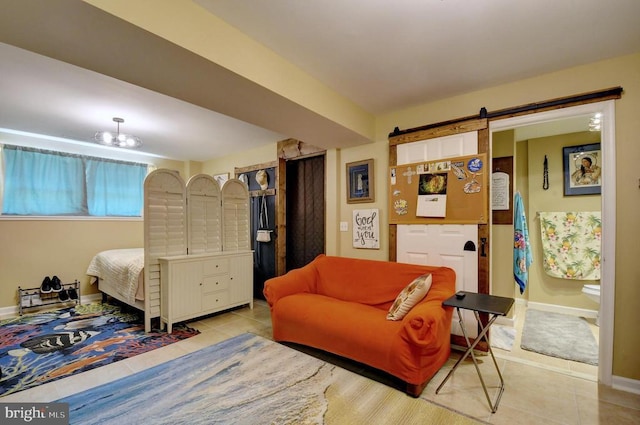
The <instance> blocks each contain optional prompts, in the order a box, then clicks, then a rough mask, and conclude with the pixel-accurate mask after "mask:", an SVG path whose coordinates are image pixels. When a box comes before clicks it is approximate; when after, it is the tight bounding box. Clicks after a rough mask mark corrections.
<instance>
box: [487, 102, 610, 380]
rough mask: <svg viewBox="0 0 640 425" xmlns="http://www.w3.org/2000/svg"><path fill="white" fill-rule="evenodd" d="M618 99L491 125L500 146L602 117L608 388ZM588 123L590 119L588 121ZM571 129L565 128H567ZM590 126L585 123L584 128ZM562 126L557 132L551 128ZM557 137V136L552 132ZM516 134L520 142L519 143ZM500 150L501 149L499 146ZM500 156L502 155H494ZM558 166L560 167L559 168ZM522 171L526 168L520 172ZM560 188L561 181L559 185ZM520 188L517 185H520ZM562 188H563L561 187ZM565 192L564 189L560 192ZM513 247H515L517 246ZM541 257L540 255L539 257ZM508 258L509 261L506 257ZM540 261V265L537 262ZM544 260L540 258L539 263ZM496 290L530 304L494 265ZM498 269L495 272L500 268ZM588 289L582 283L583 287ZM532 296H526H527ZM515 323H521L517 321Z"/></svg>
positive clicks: (602, 373)
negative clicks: (508, 138) (506, 139)
mask: <svg viewBox="0 0 640 425" xmlns="http://www.w3.org/2000/svg"><path fill="white" fill-rule="evenodd" d="M613 102H614V101H605V102H598V103H592V104H586V105H580V106H576V107H569V108H563V109H558V110H553V111H547V112H541V113H537V114H531V115H525V116H519V117H513V118H507V119H503V120H495V121H491V122H490V127H489V128H490V143H491V145H492V148H491V149H492V152H494V149H493V143H494V142H495V143H498V140H499V139H500V137H501V135H503V134H504V133H503V132H509V131H512V132H513V133H514V134H515V133H518V132H519V133H522V132H525V131H531V130H534V131H536V134H538V135H539V134H541V132H543V131H555V134H565V133H573V132H575V131H576V130H574V129H570V128H569V127H567V126H571V125H575V123H577V122H579V121H580V119H582V120H583V121H584V120H585V119H586V120H588V118H589V117H591V116H593V114H595V113H601V114H602V117H601V120H602V127H601V130H600V136H601V152H602V169H603V175H602V188H601V189H602V194H601V202H600V210H601V212H602V248H601V250H602V258H603V262H602V272H601V279H600V280H601V282H603V283H604V284H603V285H602V286H601V296H600V327H599V328H598V339H599V367H598V380H599V381H601V382H602V383H604V384H606V385H611V379H612V356H613V318H614V312H613V298H614V276H615V131H614V130H615V129H614V123H615V117H614V104H613ZM584 122H588V121H584ZM563 126H565V129H562V127H563ZM583 126H584V124H583ZM554 127H556V129H555V130H551V129H552V128H554ZM584 130H586V131H588V127H587V128H584V127H583V129H581V130H580V131H584ZM548 134H549V135H551V134H552V133H548ZM515 138H517V137H515V136H514V140H515ZM496 146H497V145H496ZM493 156H494V157H496V156H500V155H495V154H494V155H493ZM513 157H514V158H513V163H514V168H515V171H514V173H515V174H516V175H517V173H518V171H517V167H518V165H519V164H518V158H517V149H516V144H515V142H514V148H513ZM557 165H558V164H556V166H557ZM537 168H539V169H536V170H528V171H527V173H526V177H525V178H529V179H533V180H537V181H538V182H539V184H540V186H541V187H542V185H543V184H545V181H544V171H543V164H542V163H540V164H539V167H537ZM520 171H522V169H520ZM556 184H557V182H556ZM516 187H517V183H516ZM555 189H556V190H558V188H557V187H556V188H555ZM560 190H562V189H560ZM527 218H528V222H529V223H530V225H529V232H530V233H531V232H535V231H538V232H539V227H538V226H539V223H538V222H536V221H535V217H529V216H528V217H527ZM499 227H500V226H495V225H492V237H491V239H492V241H493V243H492V248H491V249H492V257H491V258H494V259H496V258H500V257H501V256H500V254H502V253H496V250H499V249H500V248H499V247H498V246H497V245H498V244H499V242H498V241H500V240H504V239H501V234H500V233H501V232H503V235H504V232H505V230H504V229H500V228H499ZM512 232H513V230H511V236H510V238H511V239H510V243H511V245H512V243H513V239H512V237H513V233H512ZM511 249H512V248H511ZM534 254H535V253H534ZM501 258H504V257H501ZM534 261H536V260H535V259H534ZM537 261H540V259H537ZM491 269H492V276H491V292H492V293H495V294H497V295H504V294H505V293H504V291H505V286H504V285H505V282H510V283H509V285H512V290H513V296H514V297H515V298H516V299H517V301H519V304H524V305H525V306H526V298H524V299H520V297H521V296H520V294H519V291H517V290H516V286H515V283H513V277H512V273H511V275H510V276H506V275H505V274H504V273H505V272H504V269H503V271H502V273H503V274H502V275H500V273H501V271H500V267H493V266H492V267H491ZM494 269H495V270H494ZM580 286H582V285H580ZM506 290H507V291H508V290H509V289H508V288H507V289H506ZM525 295H526V293H525ZM518 314H524V309H522V308H520V309H519V311H518ZM513 320H514V324H515V321H517V320H521V319H518V318H517V317H514V319H513Z"/></svg>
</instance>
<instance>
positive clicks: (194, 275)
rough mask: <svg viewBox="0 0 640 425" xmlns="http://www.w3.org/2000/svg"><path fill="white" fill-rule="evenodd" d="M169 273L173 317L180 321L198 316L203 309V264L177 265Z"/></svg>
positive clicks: (195, 262)
mask: <svg viewBox="0 0 640 425" xmlns="http://www.w3.org/2000/svg"><path fill="white" fill-rule="evenodd" d="M169 273H170V277H169V279H170V281H171V283H170V285H171V286H170V288H171V290H170V294H171V301H170V303H171V310H172V311H171V315H172V316H173V318H174V319H176V320H180V319H181V318H183V317H190V316H192V315H193V314H196V313H197V312H198V311H200V309H201V308H202V307H201V304H202V262H200V261H189V262H184V263H176V264H174V265H173V267H171V271H170V272H169Z"/></svg>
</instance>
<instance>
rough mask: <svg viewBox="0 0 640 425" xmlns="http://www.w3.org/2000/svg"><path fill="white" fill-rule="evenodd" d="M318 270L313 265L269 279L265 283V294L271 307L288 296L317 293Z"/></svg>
mask: <svg viewBox="0 0 640 425" xmlns="http://www.w3.org/2000/svg"><path fill="white" fill-rule="evenodd" d="M316 276H317V274H316V268H315V266H314V265H313V262H312V263H309V264H307V265H306V266H304V267H301V268H299V269H294V270H291V271H289V272H288V273H286V274H284V275H282V276H277V277H274V278H271V279H268V280H267V281H265V283H264V290H263V291H262V293H263V294H264V296H265V298H266V300H267V303H268V304H269V306H273V305H275V303H276V302H277V301H278V300H279V299H280V298H284V297H286V296H287V295H292V294H299V293H315V292H316V290H315V288H316Z"/></svg>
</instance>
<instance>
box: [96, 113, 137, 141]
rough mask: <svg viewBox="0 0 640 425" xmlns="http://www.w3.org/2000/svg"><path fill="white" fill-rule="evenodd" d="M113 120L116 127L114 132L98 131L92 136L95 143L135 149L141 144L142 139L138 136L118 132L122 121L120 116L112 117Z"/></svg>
mask: <svg viewBox="0 0 640 425" xmlns="http://www.w3.org/2000/svg"><path fill="white" fill-rule="evenodd" d="M113 122H115V123H117V125H118V128H117V130H116V132H115V133H112V132H110V131H98V132H97V133H96V135H95V136H94V140H95V141H96V143H100V144H101V145H106V146H115V147H117V148H128V149H137V148H139V147H140V146H142V140H140V138H139V137H136V136H133V135H131V134H125V133H120V123H123V122H124V120H123V119H122V118H117V117H114V118H113Z"/></svg>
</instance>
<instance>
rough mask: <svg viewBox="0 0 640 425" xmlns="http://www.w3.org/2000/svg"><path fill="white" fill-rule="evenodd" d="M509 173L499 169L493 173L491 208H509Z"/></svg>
mask: <svg viewBox="0 0 640 425" xmlns="http://www.w3.org/2000/svg"><path fill="white" fill-rule="evenodd" d="M510 199H511V198H510V196H509V174H507V173H503V172H502V171H497V172H495V173H493V174H492V175H491V209H493V210H508V209H509V201H510Z"/></svg>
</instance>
